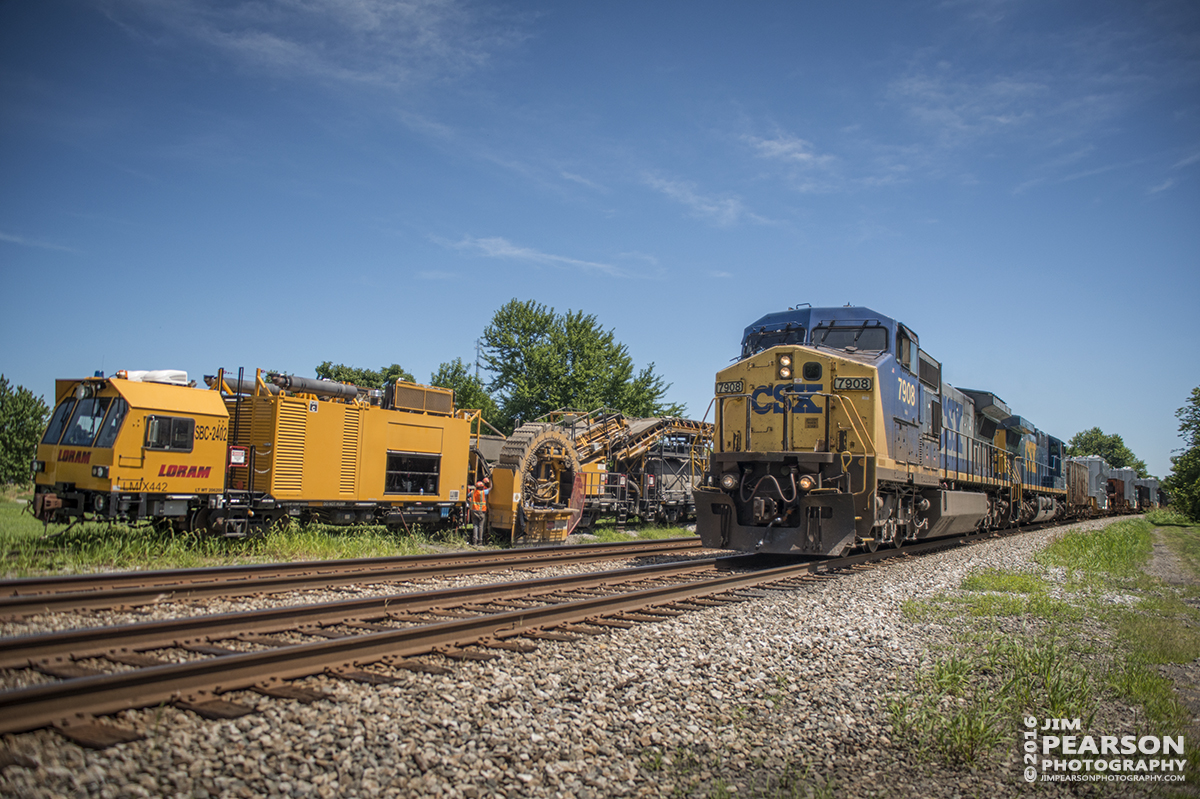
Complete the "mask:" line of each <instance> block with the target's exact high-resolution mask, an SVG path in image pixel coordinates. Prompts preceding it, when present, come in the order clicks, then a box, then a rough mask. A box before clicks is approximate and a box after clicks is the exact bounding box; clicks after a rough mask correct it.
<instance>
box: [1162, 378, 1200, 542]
mask: <svg viewBox="0 0 1200 799" xmlns="http://www.w3.org/2000/svg"><path fill="white" fill-rule="evenodd" d="M1175 415H1176V416H1178V417H1179V435H1180V437H1181V438H1183V441H1184V443H1185V444H1186V445H1187V446H1186V448H1185V449H1184V452H1183V454H1182V455H1176V456H1174V457H1172V458H1171V475H1170V476H1169V477H1168V478H1167V479H1166V480H1163V490H1165V491H1166V492H1167V494H1168V495H1169V496H1170V498H1171V506H1172V507H1174V508H1175V509H1176V510H1177V511H1179V512H1180V513H1182V514H1184V515H1185V516H1187V517H1188V518H1190V519H1193V520H1196V521H1200V387H1197V388H1193V389H1192V394H1191V396H1190V397H1189V398H1188V401H1187V402H1186V403H1184V405H1183V407H1182V408H1180V409H1179V410H1177V411H1175Z"/></svg>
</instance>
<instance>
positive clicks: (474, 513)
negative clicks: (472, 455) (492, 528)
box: [471, 477, 492, 546]
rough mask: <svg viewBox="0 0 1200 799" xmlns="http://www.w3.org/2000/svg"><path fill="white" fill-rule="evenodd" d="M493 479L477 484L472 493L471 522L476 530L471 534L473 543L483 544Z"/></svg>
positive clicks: (484, 479) (486, 478) (485, 479)
mask: <svg viewBox="0 0 1200 799" xmlns="http://www.w3.org/2000/svg"><path fill="white" fill-rule="evenodd" d="M491 487H492V481H491V478H488V477H485V478H483V480H481V481H480V482H478V483H476V484H475V489H474V490H473V491H472V492H471V522H472V524H473V525H474V530H473V531H472V533H471V543H472V544H475V545H477V546H478V545H479V544H482V543H483V528H484V524H486V520H487V495H488V493H489V492H490V491H491V490H492V488H491Z"/></svg>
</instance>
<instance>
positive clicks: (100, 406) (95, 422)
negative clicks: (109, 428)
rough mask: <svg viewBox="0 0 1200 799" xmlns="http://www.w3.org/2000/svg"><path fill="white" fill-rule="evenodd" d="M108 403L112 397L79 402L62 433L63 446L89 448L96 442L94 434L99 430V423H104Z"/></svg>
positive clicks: (87, 399)
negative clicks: (65, 429)
mask: <svg viewBox="0 0 1200 799" xmlns="http://www.w3.org/2000/svg"><path fill="white" fill-rule="evenodd" d="M110 402H112V397H87V398H86V399H81V400H79V403H78V404H77V405H76V406H75V413H73V414H71V421H70V422H68V423H67V431H66V432H65V433H63V437H62V444H63V446H71V447H90V446H91V445H92V442H93V441H95V440H96V433H97V432H99V430H100V423H101V422H102V421H104V414H105V413H107V412H108V405H109V403H110Z"/></svg>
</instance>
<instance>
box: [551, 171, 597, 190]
mask: <svg viewBox="0 0 1200 799" xmlns="http://www.w3.org/2000/svg"><path fill="white" fill-rule="evenodd" d="M558 176H559V177H561V178H562V179H563V180H569V181H571V182H573V183H578V184H579V185H581V186H587V187H588V188H589V189H596V190H597V191H603V190H604V187H603V186H601V185H600V184H598V183H596V182H594V181H591V180H588V179H587V178H585V177H583V176H582V175H576V174H575V173H574V172H567V171H565V170H561V171H559V173H558Z"/></svg>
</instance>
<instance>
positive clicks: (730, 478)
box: [721, 474, 738, 491]
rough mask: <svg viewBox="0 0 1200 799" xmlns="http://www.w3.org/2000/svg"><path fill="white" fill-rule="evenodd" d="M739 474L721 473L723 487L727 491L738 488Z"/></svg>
mask: <svg viewBox="0 0 1200 799" xmlns="http://www.w3.org/2000/svg"><path fill="white" fill-rule="evenodd" d="M737 485H738V476H737V475H736V474H725V475H721V488H723V489H725V490H726V491H732V490H733V489H735V488H737Z"/></svg>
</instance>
